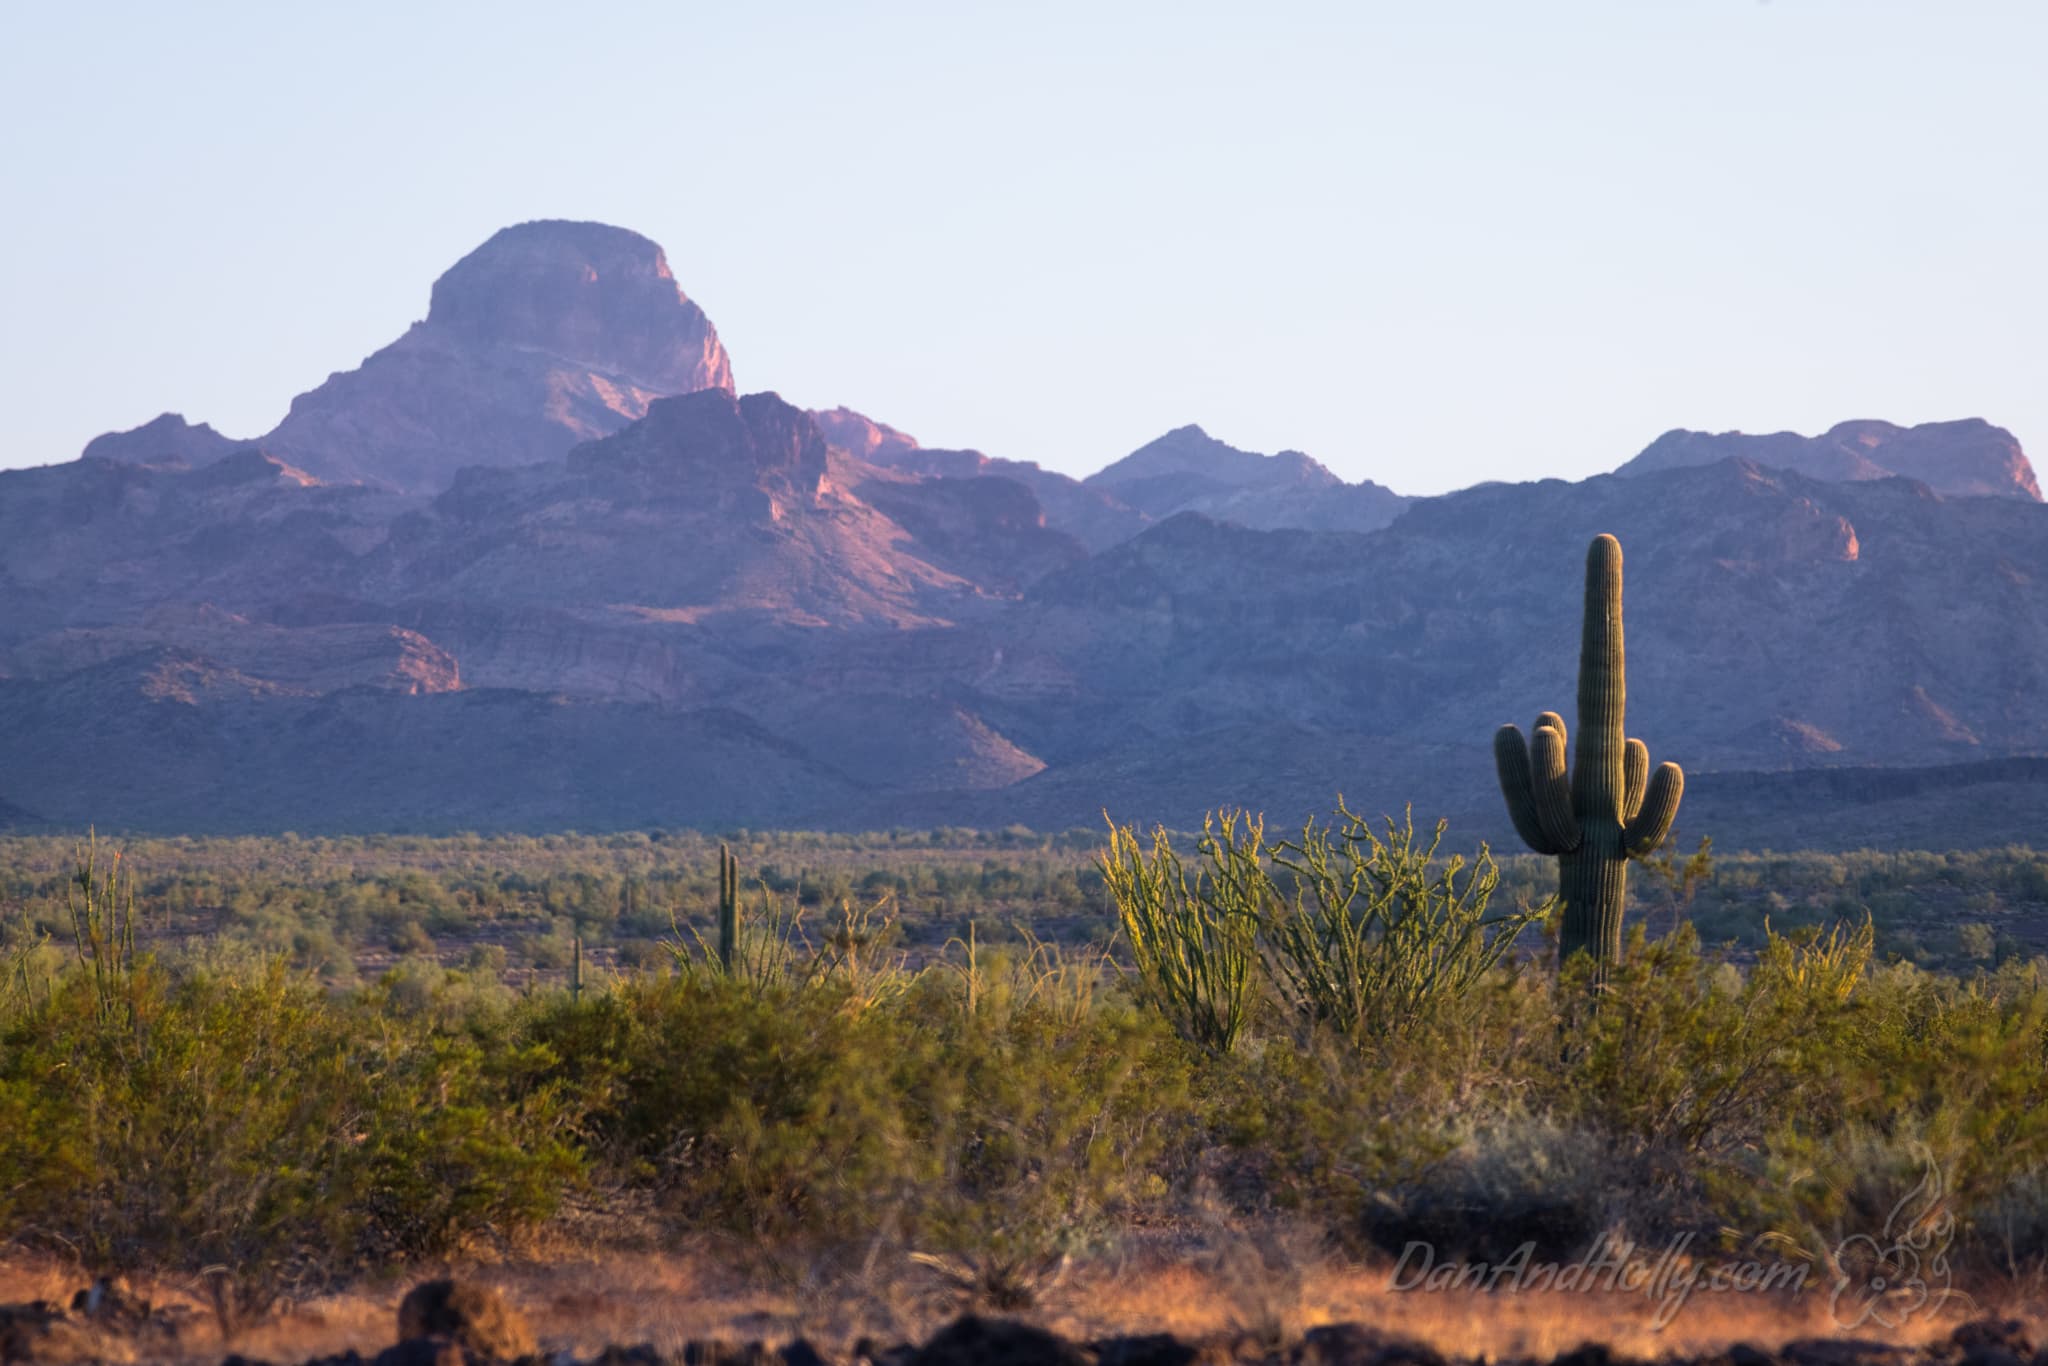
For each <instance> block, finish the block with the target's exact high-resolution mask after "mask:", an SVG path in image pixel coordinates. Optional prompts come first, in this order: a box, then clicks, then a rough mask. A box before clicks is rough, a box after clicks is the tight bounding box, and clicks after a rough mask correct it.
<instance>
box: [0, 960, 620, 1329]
mask: <svg viewBox="0 0 2048 1366" xmlns="http://www.w3.org/2000/svg"><path fill="white" fill-rule="evenodd" d="M107 999H108V997H107V994H106V992H105V990H104V983H103V981H102V980H100V979H96V978H95V977H94V976H93V974H92V973H91V971H90V970H89V969H88V968H85V967H73V968H70V969H67V970H66V971H64V972H63V973H62V974H61V975H59V976H58V977H56V978H55V979H54V980H52V981H50V982H49V983H48V984H47V991H46V992H45V993H43V994H41V995H40V996H39V997H36V998H35V999H32V1000H29V1001H26V1002H22V1001H17V1002H16V1003H14V1004H13V1005H12V1006H11V1007H10V1008H9V1009H8V1010H7V1012H6V1014H5V1016H4V1018H0V1224H4V1225H6V1226H7V1227H9V1228H12V1229H15V1230H17V1231H18V1233H17V1236H18V1237H20V1238H22V1239H24V1240H26V1241H28V1242H31V1243H37V1242H40V1243H45V1244H47V1245H49V1246H50V1247H52V1248H64V1249H66V1250H68V1251H70V1252H72V1253H73V1254H74V1255H77V1256H80V1257H82V1258H83V1259H85V1260H86V1261H87V1262H88V1264H90V1265H95V1266H103V1267H112V1268H123V1269H127V1268H181V1269H187V1270H196V1269H198V1268H199V1267H203V1266H208V1265H223V1266H228V1267H231V1268H234V1269H235V1275H236V1278H237V1283H238V1285H239V1286H240V1287H241V1293H242V1294H244V1295H245V1296H246V1297H248V1298H250V1299H253V1300H255V1301H262V1300H264V1299H266V1298H267V1297H268V1296H269V1295H270V1294H272V1293H274V1292H275V1291H276V1290H278V1289H279V1288H282V1287H284V1286H288V1285H295V1284H304V1283H308V1282H317V1281H319V1280H322V1279H324V1278H326V1277H328V1276H331V1275H333V1274H337V1273H339V1272H341V1271H343V1270H346V1269H349V1268H351V1267H354V1266H359V1265H363V1264H365V1263H366V1262H369V1261H377V1260H382V1259H386V1258H390V1257H399V1256H405V1255H414V1254H432V1253H438V1252H443V1251H446V1250H448V1249H450V1248H452V1247H454V1246H456V1245H457V1244H459V1243H460V1242H462V1241H463V1240H464V1239H465V1238H467V1237H468V1236H470V1235H472V1234H474V1233H477V1232H479V1231H482V1230H485V1229H505V1230H510V1229H516V1228H518V1227H520V1226H522V1225H530V1224H532V1223H534V1222H537V1221H538V1220H539V1219H541V1218H543V1217H545V1216H546V1215H547V1214H548V1213H549V1212H550V1211H551V1210H552V1209H553V1208H554V1204H555V1201H556V1199H557V1198H558V1197H559V1195H560V1193H561V1191H562V1189H563V1188H564V1186H565V1185H566V1184H567V1183H568V1182H569V1181H571V1180H573V1179H574V1178H575V1177H576V1175H577V1173H578V1171H579V1168H580V1160H579V1157H578V1155H577V1152H576V1150H575V1147H574V1145H573V1143H572V1142H570V1141H569V1138H570V1131H571V1129H572V1127H573V1121H574V1113H573V1109H572V1107H570V1106H569V1105H568V1104H566V1103H565V1102H564V1100H563V1099H562V1097H561V1096H560V1095H559V1094H558V1093H557V1092H556V1091H555V1090H553V1089H551V1088H550V1086H549V1085H548V1084H547V1083H545V1082H544V1081H540V1080H538V1079H537V1078H538V1077H539V1076H540V1074H541V1073H543V1072H544V1071H545V1070H546V1069H545V1067H544V1066H543V1065H542V1064H543V1063H544V1062H545V1059H543V1058H540V1057H537V1056H536V1055H535V1054H534V1053H533V1052H532V1051H531V1049H530V1048H529V1047H527V1046H524V1045H521V1044H519V1043H518V1042H517V1040H516V1039H515V1038H513V1037H511V1035H510V1034H509V1032H507V1033H497V1034H494V1035H492V1036H489V1037H467V1036H463V1035H460V1034H457V1035H450V1034H446V1033H443V1032H441V1031H439V1030H438V1029H436V1028H435V1027H434V1026H432V1025H431V1024H430V1023H428V1022H426V1021H425V1020H423V1019H422V1020H410V1021H409V1020H408V1019H406V1018H405V1017H404V1016H402V1015H397V1014H394V1013H393V1012H392V1011H391V1010H390V1009H389V1008H388V1003H386V1002H382V1001H379V1000H377V999H376V998H375V996H374V994H373V995H372V996H371V997H368V998H336V997H332V996H330V995H328V994H327V993H326V992H325V991H323V990H321V989H320V988H318V987H317V986H316V985H314V984H313V983H311V982H309V981H308V980H307V979H305V978H303V977H301V976H299V975H297V974H295V973H292V972H290V971H289V970H287V969H286V968H285V967H284V966H283V965H282V964H281V963H276V962H273V963H271V964H269V965H267V966H264V967H261V968H256V969H249V968H242V969H235V970H229V971H222V972H215V971H209V970H205V969H195V970H188V971H182V972H179V973H175V974H174V973H172V972H170V971H167V970H166V969H165V968H163V967H162V966H160V965H159V964H157V963H155V962H154V961H151V960H149V959H146V958H145V959H143V960H141V961H139V962H137V963H135V964H134V965H133V967H132V968H131V969H130V970H129V971H128V972H127V973H126V975H125V977H124V979H123V980H122V982H121V984H120V989H119V992H118V995H117V998H116V999H117V1000H118V1003H119V1006H120V1008H119V1009H118V1010H117V1011H116V1012H114V1013H113V1014H111V1015H110V1014H109V1013H108V1010H107Z"/></svg>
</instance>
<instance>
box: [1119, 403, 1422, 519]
mask: <svg viewBox="0 0 2048 1366" xmlns="http://www.w3.org/2000/svg"><path fill="white" fill-rule="evenodd" d="M1084 482H1086V483H1087V485H1088V486H1089V487H1090V488H1093V489H1097V490H1100V491H1103V492H1107V493H1110V494H1112V495H1114V496H1115V497H1116V498H1117V499H1119V500H1120V501H1122V502H1124V503H1126V504H1128V505H1129V506H1131V507H1134V508H1136V509H1138V510H1139V511H1141V512H1143V513H1144V514H1145V515H1146V516H1148V517H1151V518H1153V519H1155V520H1163V519H1165V518H1167V517H1171V516H1173V515H1175V514H1176V513H1181V512H1199V513H1202V514H1203V515H1205V516H1209V517H1213V518H1215V519H1216V520H1218V521H1223V522H1231V523H1235V524H1236V525H1238V526H1246V527H1251V528H1253V529H1255V530H1272V529H1276V528H1280V527H1296V528H1300V529H1302V530H1308V531H1374V530H1377V529H1379V528H1380V527H1383V526H1385V525H1387V524H1388V523H1389V522H1391V521H1393V520H1394V518H1395V517H1397V516H1399V515H1400V513H1401V510H1402V509H1403V508H1404V507H1406V506H1407V504H1408V501H1409V500H1408V499H1406V498H1404V497H1402V496H1401V495H1400V494H1397V493H1395V492H1393V491H1392V490H1391V489H1388V488H1384V487H1382V486H1381V485H1379V484H1375V483H1373V482H1372V481H1371V480H1366V481H1363V482H1361V483H1357V484H1347V483H1345V482H1344V481H1343V480H1341V479H1339V478H1338V477H1337V476H1336V475H1334V474H1332V473H1331V472H1330V471H1329V470H1328V469H1326V468H1324V467H1323V466H1322V465H1320V464H1318V463H1317V462H1316V461H1314V460H1311V459H1310V458H1309V457H1308V456H1306V455H1303V454H1302V453H1301V452H1300V451H1282V452H1280V453H1279V454H1278V455H1260V454H1258V453H1257V452H1255V451H1244V450H1239V449H1238V448H1237V447H1235V446H1232V445H1229V444H1228V443H1226V442H1222V441H1218V440H1217V439H1216V438H1215V437H1212V436H1210V435H1209V434H1208V433H1207V432H1205V431H1203V430H1202V429H1201V428H1200V427H1197V426H1186V427H1176V428H1174V429H1173V430H1172V431H1170V432H1168V433H1167V434H1166V435H1164V436H1162V437H1160V438H1159V439H1158V440H1156V441H1152V442H1149V443H1148V444H1146V445H1144V446H1140V447H1139V448H1138V449H1137V450H1135V451H1133V452H1131V453H1130V454H1129V455H1127V456H1125V457H1124V458H1123V459H1121V460H1119V461H1117V462H1116V463H1114V464H1112V465H1110V466H1108V467H1106V468H1104V469H1102V470H1099V471H1097V472H1096V473H1094V474H1091V475H1089V476H1088V478H1087V480H1086V481H1084Z"/></svg>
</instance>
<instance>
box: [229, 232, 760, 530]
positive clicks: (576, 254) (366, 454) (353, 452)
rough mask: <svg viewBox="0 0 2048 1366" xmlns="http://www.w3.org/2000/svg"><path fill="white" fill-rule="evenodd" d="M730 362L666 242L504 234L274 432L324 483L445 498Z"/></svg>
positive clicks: (543, 455)
mask: <svg viewBox="0 0 2048 1366" xmlns="http://www.w3.org/2000/svg"><path fill="white" fill-rule="evenodd" d="M731 387H732V366H731V363H730V361H729V360H728V359H727V357H726V354H725V348H724V347H723V346H721V345H720V344H719V341H718V334H717V332H716V331H715V330H714V329H713V328H712V326H711V323H710V320H709V319H707V318H706V317H705V316H704V312H703V310H702V309H700V308H698V307H697V305H696V304H694V303H692V302H691V301H690V300H689V298H688V297H687V296H685V295H684V294H683V292H682V291H681V290H680V289H679V288H677V286H676V281H675V277H674V275H673V274H671V273H670V271H669V266H668V261H667V258H666V257H664V256H663V254H662V251H661V248H660V247H658V246H656V245H655V244H654V243H653V242H650V241H648V240H647V239H646V238H644V237H642V236H640V235H639V234H637V233H632V232H627V231H626V230H624V229H623V228H614V227H608V226H606V225H604V224H601V223H571V222H559V221H544V222H535V223H524V224H521V225H519V226H518V227H512V228H506V229H504V230H503V231H501V232H499V233H497V234H496V235H495V236H493V237H492V238H491V239H490V240H489V241H487V242H485V243H484V244H483V245H482V246H480V247H478V248H477V249H476V250H475V251H473V252H471V253H470V254H469V255H468V256H465V257H464V258H463V259H462V260H461V261H459V262H457V263H456V264H455V265H454V266H453V267H452V268H450V269H449V271H448V272H447V273H446V274H445V275H443V276H442V277H441V278H440V279H439V280H437V281H436V282H435V283H434V288H433V294H432V299H431V302H430V305H429V308H428V312H427V317H426V319H425V320H424V321H422V322H418V323H415V324H414V325H413V326H412V328H411V329H410V330H409V331H408V332H406V333H405V335H404V336H402V337H400V338H399V339H398V340H397V341H395V342H393V343H392V344H391V345H389V346H387V347H385V348H384V349H383V350H381V351H378V352H377V353H376V354H374V355H372V356H371V357H369V358H368V359H367V360H365V361H364V362H363V363H362V365H361V366H360V367H359V368H357V369H355V370H350V371H346V372H344V373H341V374H337V375H333V376H331V377H330V378H329V379H328V380H327V382H326V383H325V384H322V385H321V386H320V387H319V388H317V389H314V390H311V391H310V392H308V393H304V394H301V395H299V396H298V397H297V398H296V399H294V400H292V406H291V411H290V413H289V414H288V415H287V416H286V417H285V420H284V421H283V422H281V423H279V424H278V426H277V428H276V429H275V430H274V431H272V432H271V433H270V434H269V435H268V436H266V437H264V438H263V439H262V442H261V444H262V445H263V446H264V448H265V449H267V450H271V451H275V452H277V453H278V454H280V455H282V456H283V457H284V458H286V459H288V460H290V461H291V462H292V463H294V464H297V465H300V466H303V467H304V468H305V469H307V470H310V471H311V472H313V473H314V474H316V475H318V476H319V477H321V478H323V479H327V480H330V481H335V482H345V481H360V482H364V483H369V484H374V485H377V486H380V487H383V488H389V489H394V490H400V491H407V492H429V493H431V492H438V491H439V490H441V489H444V488H446V487H447V486H448V485H449V483H450V482H451V481H452V479H453V477H454V475H455V472H456V471H457V470H458V469H461V468H463V467H464V466H469V465H492V466H502V465H522V464H531V463H533V462H535V461H541V460H550V459H557V458H559V457H560V456H562V455H563V454H565V453H566V452H567V451H568V450H569V448H570V447H572V446H574V445H576V444H578V443H580V442H583V441H587V440H590V439H592V438H594V437H602V436H607V435H610V434H611V433H613V432H616V431H618V430H619V429H620V428H622V427H624V426H625V425H626V424H628V423H630V422H632V421H635V420H636V419H638V418H640V417H641V416H643V415H644V414H645V413H646V412H647V408H648V405H649V404H650V403H652V402H653V401H654V400H655V399H657V398H661V397H665V396H669V395H674V394H682V393H689V392H693V391H696V390H702V389H730V388H731Z"/></svg>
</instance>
